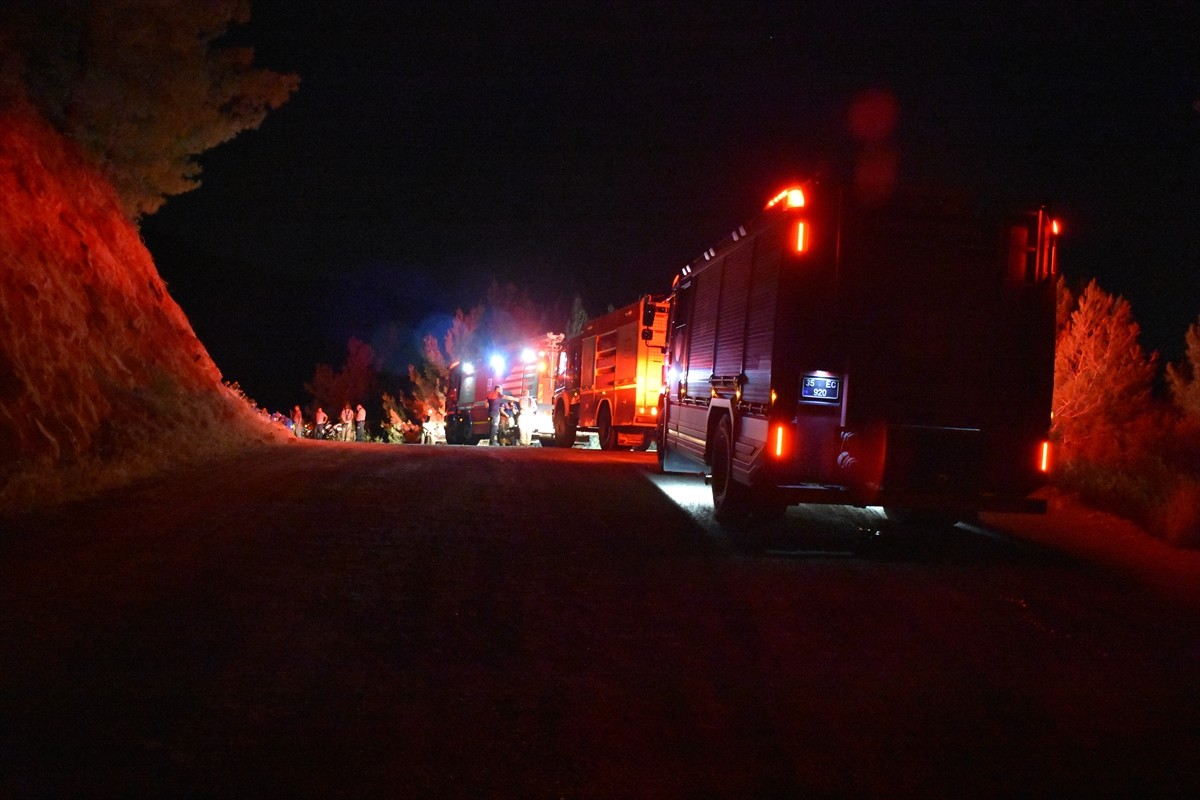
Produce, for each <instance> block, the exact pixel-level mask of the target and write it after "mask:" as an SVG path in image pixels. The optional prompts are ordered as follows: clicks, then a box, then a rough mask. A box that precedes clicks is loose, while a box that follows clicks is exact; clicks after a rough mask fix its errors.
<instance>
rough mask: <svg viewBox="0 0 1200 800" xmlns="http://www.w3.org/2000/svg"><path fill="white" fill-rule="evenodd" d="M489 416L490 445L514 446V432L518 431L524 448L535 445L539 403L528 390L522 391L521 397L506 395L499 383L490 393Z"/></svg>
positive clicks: (488, 398) (518, 439) (517, 437)
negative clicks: (535, 425)
mask: <svg viewBox="0 0 1200 800" xmlns="http://www.w3.org/2000/svg"><path fill="white" fill-rule="evenodd" d="M487 400H488V416H489V417H490V418H491V435H490V436H489V437H488V444H493V445H499V444H513V441H512V440H513V438H514V437H513V430H514V428H515V430H516V440H517V442H516V443H518V444H520V445H521V446H522V447H529V446H530V445H531V444H533V424H534V419H533V417H534V414H536V413H537V401H536V400H534V399H533V397H532V396H530V394H529V390H528V389H522V390H521V395H520V396H519V397H514V396H513V395H510V394H505V393H504V389H503V388H502V387H501V386H500V384H499V383H497V384H496V385H495V386H493V387H492V390H491V391H490V392H488V396H487Z"/></svg>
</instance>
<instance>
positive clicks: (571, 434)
mask: <svg viewBox="0 0 1200 800" xmlns="http://www.w3.org/2000/svg"><path fill="white" fill-rule="evenodd" d="M575 434H576V430H575V420H574V419H573V418H572V417H571V416H570V415H568V414H566V413H565V412H564V411H563V407H562V406H555V408H554V443H555V445H557V446H558V447H566V448H571V447H574V446H575Z"/></svg>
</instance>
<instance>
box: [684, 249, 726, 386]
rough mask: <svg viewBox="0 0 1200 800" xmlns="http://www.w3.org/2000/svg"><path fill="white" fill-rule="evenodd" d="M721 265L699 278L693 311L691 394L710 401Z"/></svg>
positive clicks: (689, 358)
mask: <svg viewBox="0 0 1200 800" xmlns="http://www.w3.org/2000/svg"><path fill="white" fill-rule="evenodd" d="M721 267H722V264H720V263H718V264H716V265H714V266H713V267H711V268H709V269H706V270H705V271H704V272H702V273H701V274H699V275H697V276H696V290H695V291H696V294H695V297H696V306H695V308H694V309H693V311H692V342H691V348H690V351H689V353H688V384H687V385H688V394H689V395H690V396H692V397H707V396H708V394H709V389H710V386H709V382H708V379H709V378H711V377H712V375H713V347H714V346H715V344H716V335H717V310H718V309H719V308H720V303H721V272H722V269H721Z"/></svg>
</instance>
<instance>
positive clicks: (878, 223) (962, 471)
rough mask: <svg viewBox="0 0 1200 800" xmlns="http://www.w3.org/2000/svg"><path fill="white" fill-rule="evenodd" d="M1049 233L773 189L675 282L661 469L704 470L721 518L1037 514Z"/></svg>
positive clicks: (1050, 342)
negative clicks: (840, 512)
mask: <svg viewBox="0 0 1200 800" xmlns="http://www.w3.org/2000/svg"><path fill="white" fill-rule="evenodd" d="M1057 233H1058V229H1057V224H1056V223H1055V222H1054V221H1053V220H1052V219H1051V218H1050V217H1049V215H1048V214H1047V213H1046V211H1045V210H1044V209H1032V210H1018V211H1017V212H1015V213H1009V212H1008V211H1006V210H997V209H993V208H989V207H987V206H986V205H984V204H981V203H980V202H978V201H977V200H976V199H974V198H971V197H968V196H965V195H963V194H959V193H955V192H948V191H938V190H920V191H906V192H904V193H899V194H897V195H895V196H894V197H892V198H890V199H889V200H888V201H886V202H881V203H874V204H873V203H867V202H859V201H858V200H856V199H855V197H854V195H853V193H852V192H850V191H843V190H842V189H840V188H839V187H837V186H831V185H826V184H822V183H819V182H816V181H813V182H809V183H805V184H803V185H799V186H796V187H794V188H791V189H789V190H788V191H785V192H782V193H780V194H779V195H778V196H776V197H775V198H773V199H772V200H771V202H769V203H768V204H767V206H766V208H765V209H764V210H763V212H762V213H761V214H760V215H758V216H757V217H756V218H755V219H754V220H752V221H751V222H749V223H747V224H745V225H743V226H741V227H739V228H737V229H736V230H735V231H733V232H732V233H731V234H730V235H729V236H727V237H725V238H724V239H723V240H721V241H720V242H719V243H718V244H716V245H715V246H713V247H711V248H709V249H708V250H706V251H705V252H704V253H703V254H702V255H701V256H700V257H699V258H697V259H695V260H694V261H692V262H691V263H690V264H688V265H687V266H686V267H684V268H683V270H682V271H681V272H680V273H679V275H678V276H677V277H676V279H675V285H674V289H673V292H672V294H671V297H670V304H669V306H670V312H669V317H670V321H669V326H668V331H667V337H668V338H667V370H666V381H665V387H664V393H663V396H662V402H661V405H660V410H659V414H658V440H659V446H658V461H659V464H660V467H661V468H662V469H663V470H664V471H668V472H692V473H696V472H704V473H705V474H708V475H710V476H711V483H712V497H713V506H714V511H715V514H716V516H717V518H718V519H719V520H721V521H723V522H729V521H737V520H742V519H745V518H747V517H755V516H761V517H770V516H774V515H778V514H780V513H782V511H783V509H784V508H785V507H786V506H787V505H789V504H794V503H837V504H853V505H860V506H861V505H878V506H884V507H886V508H888V509H889V513H891V514H904V515H914V514H915V515H937V516H939V517H950V518H961V517H965V516H969V515H971V514H973V513H974V512H976V511H981V510H987V509H1002V510H1008V511H1027V512H1036V511H1040V510H1044V504H1043V503H1041V502H1039V501H1037V500H1033V499H1029V497H1028V495H1029V494H1030V493H1031V492H1032V491H1034V490H1035V489H1037V488H1038V487H1039V486H1040V485H1041V484H1042V483H1043V481H1044V479H1045V476H1046V472H1047V470H1048V466H1049V462H1048V459H1049V455H1050V453H1049V443H1048V439H1047V436H1048V429H1049V424H1050V400H1051V394H1052V390H1053V379H1054V329H1055V328H1054V326H1055V302H1054V300H1055V286H1054V276H1055V273H1056V240H1057Z"/></svg>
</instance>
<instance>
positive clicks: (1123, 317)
mask: <svg viewBox="0 0 1200 800" xmlns="http://www.w3.org/2000/svg"><path fill="white" fill-rule="evenodd" d="M1139 334H1140V329H1139V327H1138V324H1137V322H1136V321H1135V320H1134V319H1133V312H1132V309H1131V308H1130V306H1129V303H1128V302H1126V301H1125V299H1124V298H1121V297H1113V296H1112V295H1110V294H1107V293H1106V292H1104V291H1103V290H1102V289H1100V287H1099V286H1098V285H1097V283H1096V282H1095V281H1094V280H1093V281H1092V282H1091V283H1089V284H1088V286H1087V288H1085V289H1084V291H1083V294H1082V295H1081V296H1080V297H1079V303H1078V305H1077V306H1076V308H1075V310H1074V311H1073V312H1072V313H1071V315H1070V319H1069V321H1068V323H1067V324H1066V326H1065V327H1064V328H1063V329H1062V331H1061V332H1060V334H1059V338H1058V343H1057V347H1056V350H1055V362H1054V402H1053V412H1054V429H1055V432H1056V434H1057V436H1058V438H1059V442H1060V446H1061V448H1062V451H1063V454H1064V456H1065V457H1066V458H1067V459H1068V460H1069V459H1071V458H1072V457H1076V456H1085V457H1086V456H1094V455H1095V454H1096V453H1097V452H1099V451H1107V452H1112V451H1113V450H1114V449H1117V450H1119V449H1120V447H1121V446H1122V444H1123V442H1124V441H1125V437H1124V436H1122V426H1125V425H1127V424H1128V423H1130V422H1131V421H1132V420H1134V419H1135V418H1137V417H1138V416H1139V415H1144V414H1145V413H1146V411H1147V408H1148V405H1149V401H1150V387H1151V382H1152V380H1153V377H1154V371H1155V362H1156V359H1157V354H1152V355H1151V356H1150V357H1149V358H1147V356H1146V355H1145V352H1144V351H1143V350H1142V347H1141V345H1140V344H1139V343H1138V336H1139Z"/></svg>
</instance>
